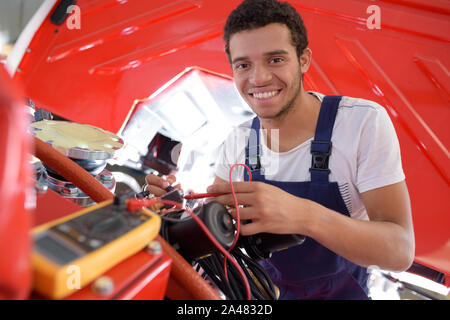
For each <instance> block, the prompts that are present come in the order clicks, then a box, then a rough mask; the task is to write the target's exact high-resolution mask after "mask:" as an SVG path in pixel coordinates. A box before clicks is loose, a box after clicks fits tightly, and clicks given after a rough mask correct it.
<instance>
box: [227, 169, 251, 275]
mask: <svg viewBox="0 0 450 320" xmlns="http://www.w3.org/2000/svg"><path fill="white" fill-rule="evenodd" d="M236 166H243V167H244V168H245V169H247V172H248V176H249V179H248V180H249V181H252V172H251V170H250V168H249V167H248V166H247V165H245V164H243V163H235V164H234V165H233V166H232V167H231V168H230V172H229V175H228V180H229V181H230V187H231V195H232V197H233V203H234V208H235V209H236V235H235V236H234V241H233V243H232V244H231V246H230V248H229V249H228V252H231V250H233V248H234V246H235V245H236V243H237V242H238V239H239V230H240V226H241V219H240V215H239V207H238V202H237V198H236V194H235V192H234V186H233V179H232V175H231V174H232V172H233V169H234V168H235V167H236ZM223 271H224V273H225V278H226V279H227V281H228V273H227V257H225V258H224V260H223Z"/></svg>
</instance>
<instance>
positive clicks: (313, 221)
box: [302, 202, 414, 271]
mask: <svg viewBox="0 0 450 320" xmlns="http://www.w3.org/2000/svg"><path fill="white" fill-rule="evenodd" d="M309 208H310V209H309V210H310V212H309V216H310V219H309V221H308V223H307V225H306V226H302V227H306V228H305V229H304V231H305V233H306V234H305V235H306V236H309V237H311V238H313V239H314V240H316V241H317V242H319V243H321V244H322V245H323V246H325V247H327V248H328V249H330V250H331V251H333V252H335V253H337V254H339V255H340V256H342V257H344V258H346V259H347V260H350V261H352V262H353V263H356V264H358V265H362V266H370V265H376V266H378V267H380V268H381V269H386V270H392V271H403V270H406V269H407V268H408V267H409V266H410V265H411V263H412V260H413V258H414V246H412V247H411V241H410V236H409V234H408V232H407V231H406V230H405V229H404V228H403V227H402V226H400V225H398V224H395V223H393V222H388V221H364V220H357V219H352V218H349V217H347V216H344V215H342V214H340V213H338V212H336V211H333V210H330V209H327V208H325V207H323V206H321V205H319V204H317V203H315V202H311V203H310V206H309ZM302 229H303V228H302Z"/></svg>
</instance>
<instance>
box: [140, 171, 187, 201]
mask: <svg viewBox="0 0 450 320" xmlns="http://www.w3.org/2000/svg"><path fill="white" fill-rule="evenodd" d="M145 181H146V182H147V187H146V188H145V190H148V191H150V192H151V193H153V194H154V195H155V196H156V197H161V196H162V195H164V194H166V193H167V191H166V188H167V187H169V186H171V185H173V184H174V183H175V182H176V181H177V178H176V177H175V176H174V175H169V176H163V177H159V176H157V175H154V174H149V175H147V176H146V177H145ZM173 187H174V188H175V189H179V190H180V191H183V190H182V189H181V186H180V185H179V184H177V185H175V186H173Z"/></svg>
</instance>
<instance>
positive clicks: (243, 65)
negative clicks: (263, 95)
mask: <svg viewBox="0 0 450 320" xmlns="http://www.w3.org/2000/svg"><path fill="white" fill-rule="evenodd" d="M234 68H235V69H236V70H242V69H245V68H248V64H247V63H239V64H237V65H236V66H235V67H234Z"/></svg>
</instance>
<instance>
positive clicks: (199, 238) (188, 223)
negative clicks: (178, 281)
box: [162, 202, 235, 260]
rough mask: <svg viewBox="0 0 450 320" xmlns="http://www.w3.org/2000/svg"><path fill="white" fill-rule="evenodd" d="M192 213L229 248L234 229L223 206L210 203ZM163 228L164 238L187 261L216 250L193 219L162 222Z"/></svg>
mask: <svg viewBox="0 0 450 320" xmlns="http://www.w3.org/2000/svg"><path fill="white" fill-rule="evenodd" d="M194 213H195V214H197V215H198V217H199V218H200V219H201V220H202V221H203V223H204V224H205V225H206V226H207V227H208V229H209V230H210V232H211V233H212V234H213V235H214V237H215V238H216V239H217V241H218V242H219V243H220V244H221V245H222V246H223V247H224V248H225V249H228V248H229V247H230V246H231V244H232V243H233V240H234V234H235V228H234V225H233V221H232V218H231V216H230V215H229V213H228V211H227V209H226V208H225V207H224V206H223V205H221V204H220V203H218V202H210V203H208V204H206V205H204V206H202V207H198V208H196V209H194ZM163 228H167V230H166V231H165V234H164V236H166V237H167V239H168V241H169V243H170V244H172V246H173V247H174V248H175V249H177V251H178V252H180V254H181V255H182V256H183V257H184V258H185V259H187V260H193V259H195V258H198V257H202V256H205V255H208V254H211V253H212V252H214V251H216V250H217V248H216V247H215V246H214V245H213V243H212V242H211V241H210V240H209V239H208V238H207V237H206V235H205V234H204V232H203V231H202V230H201V229H200V227H199V226H198V224H197V223H196V222H195V221H194V219H190V218H186V219H182V220H179V221H178V222H173V220H171V221H163V227H162V229H163Z"/></svg>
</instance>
